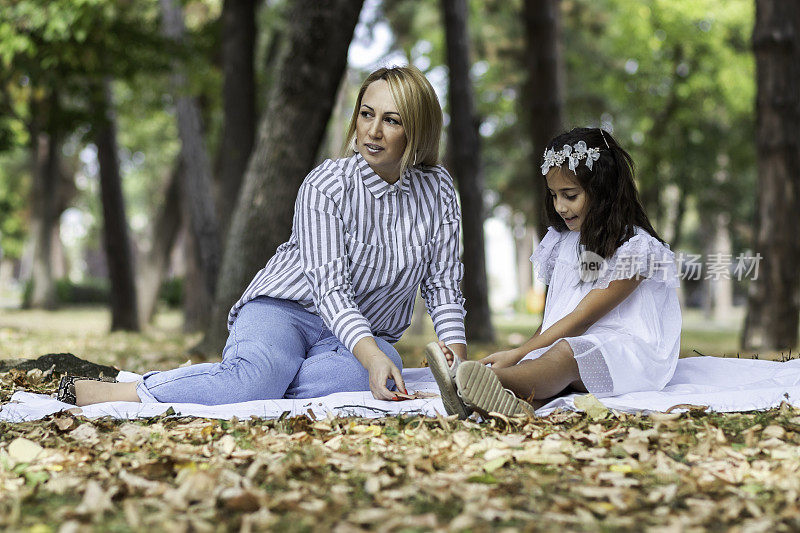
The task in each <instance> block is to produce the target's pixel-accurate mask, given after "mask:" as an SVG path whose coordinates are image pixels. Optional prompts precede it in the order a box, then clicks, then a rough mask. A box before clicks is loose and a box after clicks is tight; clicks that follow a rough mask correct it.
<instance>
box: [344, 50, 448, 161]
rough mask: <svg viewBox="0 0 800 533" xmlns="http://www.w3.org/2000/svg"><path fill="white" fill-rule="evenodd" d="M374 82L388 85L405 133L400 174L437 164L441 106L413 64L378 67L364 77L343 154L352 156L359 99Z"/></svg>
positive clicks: (440, 132)
mask: <svg viewBox="0 0 800 533" xmlns="http://www.w3.org/2000/svg"><path fill="white" fill-rule="evenodd" d="M378 80H386V82H387V83H388V84H389V91H390V92H391V93H392V99H393V100H394V103H395V105H397V111H398V112H399V113H400V120H401V121H402V124H403V129H404V131H405V134H406V149H405V151H404V152H403V157H402V158H401V160H400V172H402V171H403V170H405V169H406V168H408V167H409V166H412V165H427V166H433V165H437V164H438V163H439V138H440V137H441V136H442V107H441V106H440V105H439V99H438V98H436V92H435V91H434V90H433V87H432V86H431V83H430V82H429V81H428V79H427V78H426V77H425V75H424V74H423V73H422V72H420V70H419V69H418V68H417V67H415V66H413V65H409V66H407V67H391V68H386V67H382V68H379V69H378V70H376V71H375V72H373V73H372V74H370V75H369V76H367V79H365V80H364V83H362V84H361V89H359V91H358V98H357V99H356V105H355V108H354V109H353V116H352V117H350V125H349V126H348V127H347V135H346V136H345V143H344V147H343V149H342V152H343V154H344V155H349V154H350V153H352V149H353V148H352V147H353V143H354V141H355V138H356V122H357V121H358V113H359V110H360V108H361V100H362V99H363V98H364V93H365V92H366V91H367V87H369V85H370V84H371V83H372V82H374V81H378Z"/></svg>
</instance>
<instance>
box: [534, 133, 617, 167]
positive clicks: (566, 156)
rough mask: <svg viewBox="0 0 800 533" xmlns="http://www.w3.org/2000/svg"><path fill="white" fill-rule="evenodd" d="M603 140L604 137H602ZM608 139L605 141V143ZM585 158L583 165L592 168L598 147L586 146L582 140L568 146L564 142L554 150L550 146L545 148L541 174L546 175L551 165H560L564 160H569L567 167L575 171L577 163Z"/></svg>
mask: <svg viewBox="0 0 800 533" xmlns="http://www.w3.org/2000/svg"><path fill="white" fill-rule="evenodd" d="M603 140H605V138H604V139H603ZM607 143H608V141H606V144H607ZM584 159H585V160H586V162H585V165H586V166H587V167H588V168H589V170H592V165H594V162H595V161H597V160H598V159H600V148H587V147H586V143H585V142H584V141H578V142H577V143H575V144H574V145H572V146H570V145H568V144H565V145H564V147H563V148H562V149H561V150H559V151H558V152H556V151H555V150H553V149H552V148H550V149H549V150H545V152H544V163H542V176H544V175H546V174H547V172H548V171H549V170H550V168H551V167H560V166H561V165H563V164H564V161H569V169H570V170H571V171H572V172H575V169H576V168H578V163H580V162H581V161H583V160H584Z"/></svg>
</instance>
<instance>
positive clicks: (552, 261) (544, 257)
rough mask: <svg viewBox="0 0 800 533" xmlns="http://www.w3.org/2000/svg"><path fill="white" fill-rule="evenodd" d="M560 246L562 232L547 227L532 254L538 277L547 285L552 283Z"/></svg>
mask: <svg viewBox="0 0 800 533" xmlns="http://www.w3.org/2000/svg"><path fill="white" fill-rule="evenodd" d="M560 248H561V233H559V232H558V231H557V230H556V229H555V228H554V227H552V226H550V227H549V228H547V233H545V235H544V238H542V240H541V242H539V246H537V247H536V249H535V250H534V251H533V255H531V262H532V263H533V269H534V270H535V271H536V277H537V278H539V279H540V280H542V281H543V282H544V284H545V285H550V279H551V278H552V277H553V269H555V266H556V259H557V258H558V252H559V250H560Z"/></svg>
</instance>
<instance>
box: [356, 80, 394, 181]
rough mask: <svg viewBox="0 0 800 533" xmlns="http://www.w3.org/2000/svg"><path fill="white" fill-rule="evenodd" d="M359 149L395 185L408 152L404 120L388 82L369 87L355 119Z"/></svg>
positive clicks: (374, 83) (370, 163)
mask: <svg viewBox="0 0 800 533" xmlns="http://www.w3.org/2000/svg"><path fill="white" fill-rule="evenodd" d="M356 148H357V149H358V151H359V152H360V153H361V155H362V156H363V157H364V159H365V160H366V161H367V163H369V166H370V167H372V170H374V171H375V173H376V174H378V176H380V177H381V178H383V179H384V180H386V181H388V182H389V183H394V182H395V181H397V179H398V178H399V177H400V161H401V160H402V158H403V152H404V151H405V149H406V132H405V129H403V120H402V117H400V113H398V112H397V106H396V105H395V103H394V99H393V98H392V93H391V91H390V90H389V83H387V82H386V80H377V81H374V82H372V83H370V84H369V86H368V87H367V90H366V91H364V96H363V97H362V98H361V107H360V108H359V110H358V119H356Z"/></svg>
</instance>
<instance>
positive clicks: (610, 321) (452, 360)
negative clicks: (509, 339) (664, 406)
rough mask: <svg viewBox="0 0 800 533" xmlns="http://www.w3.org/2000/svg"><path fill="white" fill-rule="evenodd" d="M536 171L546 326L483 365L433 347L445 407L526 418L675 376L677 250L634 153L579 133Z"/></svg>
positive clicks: (606, 137) (536, 257) (553, 145)
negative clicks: (572, 392) (561, 398)
mask: <svg viewBox="0 0 800 533" xmlns="http://www.w3.org/2000/svg"><path fill="white" fill-rule="evenodd" d="M541 171H542V175H543V176H544V180H545V182H546V183H545V185H546V187H547V196H546V197H545V212H546V216H547V221H548V224H549V226H550V228H549V229H548V231H547V234H546V235H545V236H544V238H543V239H542V241H541V242H540V243H539V246H538V247H537V248H536V250H535V251H534V253H533V256H531V261H533V264H534V267H535V269H536V271H537V274H538V277H539V279H541V280H542V281H543V282H544V283H545V284H547V285H548V293H547V302H546V305H545V310H544V318H543V320H542V325H541V326H540V327H539V329H538V330H537V331H536V333H534V335H533V337H531V338H530V340H528V341H527V342H526V343H524V344H523V345H522V346H520V347H518V348H514V349H511V350H506V351H502V352H497V353H494V354H492V355H490V356H488V357H485V358H483V359H481V360H480V361H464V362H461V360H460V359H459V358H458V357H454V356H453V354H452V352H451V351H450V350H448V349H447V348H446V347H445V346H443V345H442V346H440V345H437V344H435V343H431V344H430V345H429V346H428V348H427V355H428V361H429V364H430V366H431V370H432V371H433V373H434V376H435V377H436V380H437V382H438V383H439V387H440V389H441V392H442V399H443V401H444V404H445V407H446V409H447V411H448V413H450V414H458V415H459V416H461V417H466V416H468V415H469V413H470V412H471V411H472V410H476V411H478V412H479V413H481V414H484V415H485V414H487V413H488V412H492V411H494V412H499V413H502V414H505V415H514V414H519V413H526V414H531V415H532V414H533V410H534V407H539V406H541V405H543V404H544V403H546V402H545V401H546V399H549V398H552V397H554V396H558V395H560V394H563V393H564V392H565V391H566V390H569V389H570V388H571V389H576V390H578V391H583V392H591V393H592V394H594V395H595V396H597V397H603V396H612V395H618V394H623V393H626V392H634V391H641V390H659V389H661V388H663V387H664V386H665V385H666V384H667V382H668V381H669V380H670V378H671V377H672V374H673V372H674V371H675V364H676V363H677V360H678V351H679V348H680V329H681V311H680V306H679V304H678V297H677V294H676V291H675V288H676V287H678V277H677V272H676V268H675V263H674V255H673V253H672V252H671V251H670V249H669V246H668V245H667V244H665V243H664V241H663V240H661V238H659V236H658V234H657V233H656V232H655V230H654V229H653V226H652V225H651V224H650V221H649V220H648V219H647V215H646V214H645V213H644V209H643V208H642V204H641V202H640V201H639V196H638V194H637V192H636V186H635V184H634V178H633V161H632V160H631V157H630V155H628V153H627V152H626V151H625V150H623V149H622V148H621V147H620V146H619V145H618V144H617V142H616V141H615V140H614V139H613V137H612V136H611V135H610V134H608V133H607V132H605V131H603V130H600V129H597V128H576V129H574V130H572V131H570V132H568V133H565V134H562V135H559V136H558V137H556V138H555V139H553V140H552V141H551V142H550V143H549V144H548V145H547V149H546V150H545V153H544V163H543V164H542V167H541Z"/></svg>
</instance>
